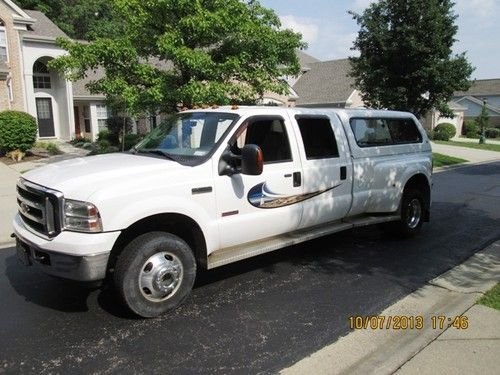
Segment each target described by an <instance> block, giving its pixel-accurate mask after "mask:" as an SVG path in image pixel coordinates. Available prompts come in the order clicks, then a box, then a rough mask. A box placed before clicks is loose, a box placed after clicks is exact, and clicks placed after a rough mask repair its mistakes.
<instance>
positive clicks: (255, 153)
mask: <svg viewBox="0 0 500 375" xmlns="http://www.w3.org/2000/svg"><path fill="white" fill-rule="evenodd" d="M263 168H264V155H263V154H262V150H261V149H260V147H259V146H257V145H245V146H244V147H243V149H242V150H241V173H243V174H247V175H250V176H258V175H260V174H262V169H263Z"/></svg>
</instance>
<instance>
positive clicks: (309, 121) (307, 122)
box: [295, 116, 339, 160]
mask: <svg viewBox="0 0 500 375" xmlns="http://www.w3.org/2000/svg"><path fill="white" fill-rule="evenodd" d="M295 119H296V120H297V123H298V125H299V130H300V134H301V136H302V142H304V149H305V152H306V158H307V160H312V159H327V158H338V157H339V150H338V147H337V141H336V140H335V134H334V133H333V129H332V125H331V124H330V120H329V119H328V118H325V117H301V116H296V117H295Z"/></svg>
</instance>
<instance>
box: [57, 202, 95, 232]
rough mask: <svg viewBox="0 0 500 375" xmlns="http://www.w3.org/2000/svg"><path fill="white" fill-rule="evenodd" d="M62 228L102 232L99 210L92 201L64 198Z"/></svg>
mask: <svg viewBox="0 0 500 375" xmlns="http://www.w3.org/2000/svg"><path fill="white" fill-rule="evenodd" d="M64 228H65V229H68V230H74V231H77V232H89V233H97V232H102V222H101V216H100V215H99V210H98V209H97V207H96V206H94V205H93V204H92V203H88V202H80V201H74V200H71V199H65V200H64Z"/></svg>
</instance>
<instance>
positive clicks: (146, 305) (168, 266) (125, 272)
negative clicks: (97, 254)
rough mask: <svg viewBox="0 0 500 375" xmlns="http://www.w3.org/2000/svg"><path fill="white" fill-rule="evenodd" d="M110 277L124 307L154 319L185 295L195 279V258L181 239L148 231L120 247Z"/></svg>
mask: <svg viewBox="0 0 500 375" xmlns="http://www.w3.org/2000/svg"><path fill="white" fill-rule="evenodd" d="M113 278H114V284H115V288H116V290H117V291H118V294H119V295H120V297H121V299H122V301H123V303H124V304H125V306H126V307H127V308H128V309H129V310H130V311H132V312H133V313H134V314H137V315H139V316H141V317H144V318H153V317H156V316H159V315H161V314H163V313H165V312H167V311H169V310H172V309H175V308H176V307H177V306H179V305H180V304H181V303H182V302H183V301H184V300H185V299H186V298H187V296H188V295H189V293H190V292H191V289H192V288H193V284H194V281H195V278H196V260H195V258H194V255H193V251H192V250H191V248H190V247H189V245H188V244H187V243H186V242H184V241H183V240H182V239H181V238H179V237H177V236H175V235H173V234H170V233H165V232H150V233H146V234H143V235H140V236H138V237H137V238H135V239H134V240H133V241H132V242H130V243H129V244H128V245H127V246H126V247H125V249H123V252H122V253H121V254H120V255H119V257H118V259H117V261H116V266H115V270H114V275H113Z"/></svg>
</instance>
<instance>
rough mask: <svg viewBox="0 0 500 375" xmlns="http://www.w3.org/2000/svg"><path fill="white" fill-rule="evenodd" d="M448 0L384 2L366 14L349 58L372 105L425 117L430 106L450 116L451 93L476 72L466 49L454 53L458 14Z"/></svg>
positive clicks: (466, 84)
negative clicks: (458, 53)
mask: <svg viewBox="0 0 500 375" xmlns="http://www.w3.org/2000/svg"><path fill="white" fill-rule="evenodd" d="M453 6H454V3H453V2H452V1H450V0H380V1H378V2H375V3H373V4H371V5H370V6H369V7H368V8H367V9H366V10H365V11H364V12H363V14H357V13H354V12H350V13H351V15H352V16H353V18H354V19H355V20H356V22H357V23H358V25H359V26H360V30H359V33H358V36H357V39H356V41H355V42H354V48H353V49H355V50H359V52H360V56H359V57H355V58H351V63H352V73H351V75H352V76H353V77H354V78H355V82H356V87H357V88H358V89H359V90H360V91H361V93H362V97H363V100H364V101H365V102H366V103H367V104H368V105H370V106H372V107H374V108H390V109H397V110H406V111H410V112H413V113H414V114H415V115H417V116H423V115H424V114H425V113H426V112H427V111H429V110H430V109H432V108H437V109H439V110H440V111H441V112H442V113H443V114H444V115H451V116H453V115H452V113H453V112H452V111H451V109H450V108H449V107H448V105H447V102H448V101H449V100H450V99H451V98H452V96H453V92H455V91H458V90H467V89H468V88H469V87H470V82H469V77H470V75H471V74H472V72H473V70H474V69H473V68H472V66H471V65H470V64H469V62H468V61H467V58H466V56H465V53H462V54H460V55H453V54H452V46H453V43H454V42H455V34H456V32H457V29H458V27H457V26H456V24H455V19H456V18H457V16H456V14H455V13H454V12H453Z"/></svg>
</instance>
